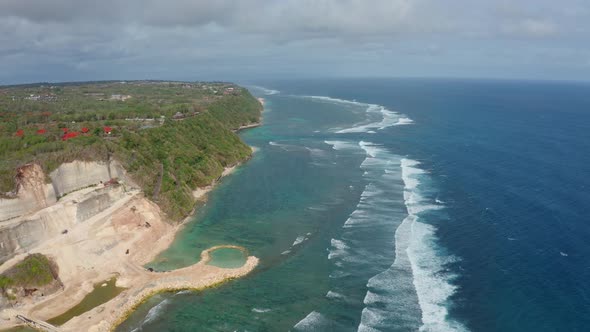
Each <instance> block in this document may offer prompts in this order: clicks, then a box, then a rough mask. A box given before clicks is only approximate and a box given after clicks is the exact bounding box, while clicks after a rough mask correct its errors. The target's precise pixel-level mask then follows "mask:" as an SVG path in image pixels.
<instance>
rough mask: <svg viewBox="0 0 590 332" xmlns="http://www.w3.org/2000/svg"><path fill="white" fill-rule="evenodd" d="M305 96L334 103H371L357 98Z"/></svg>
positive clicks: (360, 104) (363, 104)
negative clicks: (356, 99) (359, 100)
mask: <svg viewBox="0 0 590 332" xmlns="http://www.w3.org/2000/svg"><path fill="white" fill-rule="evenodd" d="M303 97H305V98H311V99H315V100H321V101H325V102H330V103H334V104H349V105H358V106H366V105H369V104H366V103H361V102H358V101H355V100H346V99H340V98H332V97H326V96H303Z"/></svg>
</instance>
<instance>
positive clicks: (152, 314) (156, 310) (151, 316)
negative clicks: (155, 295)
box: [141, 299, 170, 326]
mask: <svg viewBox="0 0 590 332" xmlns="http://www.w3.org/2000/svg"><path fill="white" fill-rule="evenodd" d="M168 304H170V300H168V299H165V300H163V301H162V302H160V303H158V304H157V305H156V306H154V307H153V308H151V309H150V310H149V311H148V313H147V315H145V318H144V319H143V321H142V322H141V326H143V325H145V324H149V323H150V322H153V321H154V320H155V319H156V318H158V317H159V316H160V314H161V313H162V311H163V310H164V309H165V308H166V306H168Z"/></svg>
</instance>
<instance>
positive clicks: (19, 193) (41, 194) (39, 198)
mask: <svg viewBox="0 0 590 332" xmlns="http://www.w3.org/2000/svg"><path fill="white" fill-rule="evenodd" d="M15 179H16V197H15V198H12V199H0V222H1V221H5V220H9V219H12V218H16V217H19V216H22V215H25V214H29V213H33V212H36V211H39V210H41V209H43V208H46V207H48V206H50V205H52V204H54V203H55V202H56V195H55V191H54V189H53V186H52V185H51V184H46V183H45V173H44V172H43V169H42V168H41V166H39V165H38V164H35V163H33V164H27V165H24V166H22V167H19V168H18V169H17V172H16V177H15Z"/></svg>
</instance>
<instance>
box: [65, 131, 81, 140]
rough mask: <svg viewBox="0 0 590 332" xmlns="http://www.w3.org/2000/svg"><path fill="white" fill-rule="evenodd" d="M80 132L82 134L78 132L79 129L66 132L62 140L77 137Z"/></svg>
mask: <svg viewBox="0 0 590 332" xmlns="http://www.w3.org/2000/svg"><path fill="white" fill-rule="evenodd" d="M79 134H80V133H78V132H77V131H72V132H69V133H66V134H64V135H63V136H62V137H61V140H62V141H67V140H69V139H72V138H75V137H77V136H78V135H79Z"/></svg>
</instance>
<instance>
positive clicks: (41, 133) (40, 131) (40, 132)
mask: <svg viewBox="0 0 590 332" xmlns="http://www.w3.org/2000/svg"><path fill="white" fill-rule="evenodd" d="M46 132H47V130H45V129H43V128H41V129H39V130H37V134H39V135H43V134H45V133H46Z"/></svg>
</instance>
